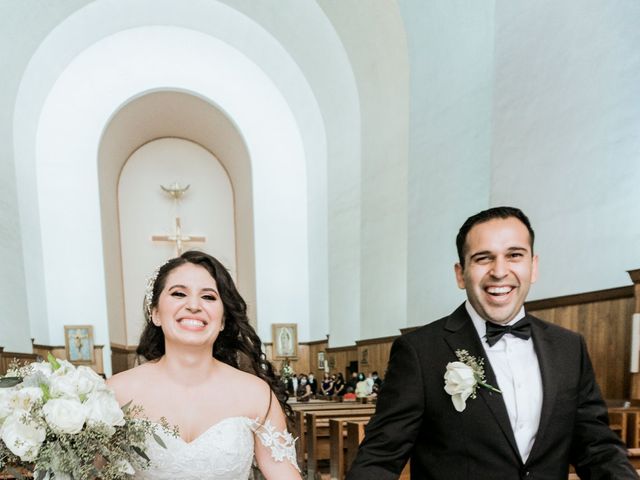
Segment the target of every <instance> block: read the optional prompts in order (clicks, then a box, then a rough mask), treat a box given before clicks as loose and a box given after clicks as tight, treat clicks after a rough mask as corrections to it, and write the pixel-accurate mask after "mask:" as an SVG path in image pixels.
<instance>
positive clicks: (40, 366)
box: [31, 362, 53, 377]
mask: <svg viewBox="0 0 640 480" xmlns="http://www.w3.org/2000/svg"><path fill="white" fill-rule="evenodd" d="M31 371H32V372H33V373H34V374H36V373H41V374H42V375H44V376H45V377H50V376H51V374H52V373H53V368H51V364H50V363H49V362H34V363H32V364H31Z"/></svg>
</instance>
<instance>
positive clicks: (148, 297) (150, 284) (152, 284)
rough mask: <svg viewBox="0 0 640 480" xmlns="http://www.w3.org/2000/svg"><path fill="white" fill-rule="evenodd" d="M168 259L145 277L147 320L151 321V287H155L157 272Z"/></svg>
mask: <svg viewBox="0 0 640 480" xmlns="http://www.w3.org/2000/svg"><path fill="white" fill-rule="evenodd" d="M170 261H171V259H169V260H167V261H166V262H164V263H163V264H162V265H159V266H158V267H157V268H156V269H155V270H154V271H153V273H152V274H151V276H150V277H149V278H147V283H146V285H145V287H144V309H145V311H146V312H147V317H148V319H149V321H151V302H152V301H153V287H155V285H156V280H157V279H158V274H159V273H160V269H161V268H162V267H164V266H165V265H166V264H167V263H169V262H170Z"/></svg>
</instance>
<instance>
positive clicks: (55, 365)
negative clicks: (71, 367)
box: [47, 352, 60, 372]
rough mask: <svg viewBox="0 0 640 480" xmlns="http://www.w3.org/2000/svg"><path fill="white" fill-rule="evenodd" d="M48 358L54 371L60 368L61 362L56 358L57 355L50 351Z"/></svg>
mask: <svg viewBox="0 0 640 480" xmlns="http://www.w3.org/2000/svg"><path fill="white" fill-rule="evenodd" d="M47 360H48V361H49V363H50V364H51V368H53V371H54V372H55V371H56V370H58V369H59V368H60V363H59V362H58V360H57V359H56V357H54V356H53V355H51V352H49V353H48V354H47Z"/></svg>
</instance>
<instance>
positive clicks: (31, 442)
mask: <svg viewBox="0 0 640 480" xmlns="http://www.w3.org/2000/svg"><path fill="white" fill-rule="evenodd" d="M26 415H27V412H26V411H24V410H16V411H14V412H13V413H12V414H11V415H10V416H9V417H7V419H6V420H5V421H4V424H3V425H2V433H1V435H0V436H1V437H2V441H3V442H4V443H5V445H6V446H7V448H8V449H9V450H11V452H12V453H13V454H14V455H17V456H18V457H20V459H21V460H23V461H25V462H32V461H34V460H35V459H36V456H37V455H38V452H39V451H40V447H41V446H42V442H44V439H45V437H46V430H45V428H44V427H42V426H41V425H38V424H36V423H34V422H30V421H28V420H26V418H25V417H26Z"/></svg>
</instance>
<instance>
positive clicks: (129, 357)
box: [111, 343, 138, 375]
mask: <svg viewBox="0 0 640 480" xmlns="http://www.w3.org/2000/svg"><path fill="white" fill-rule="evenodd" d="M136 348H137V347H136V346H131V345H120V344H117V343H112V344H111V371H112V372H113V374H114V375H115V374H116V373H120V372H124V371H125V370H129V369H131V368H133V367H135V366H136V365H137V364H138V355H137V354H136Z"/></svg>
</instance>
